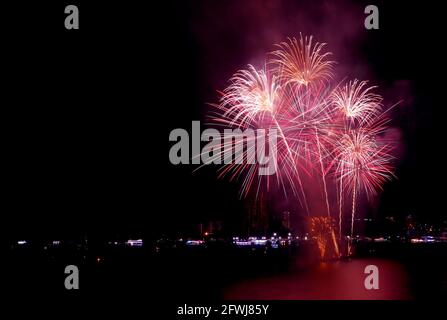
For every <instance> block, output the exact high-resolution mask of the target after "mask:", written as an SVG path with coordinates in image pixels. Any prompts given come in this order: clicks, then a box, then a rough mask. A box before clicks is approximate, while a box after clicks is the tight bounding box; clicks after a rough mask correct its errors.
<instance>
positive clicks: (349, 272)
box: [223, 258, 412, 300]
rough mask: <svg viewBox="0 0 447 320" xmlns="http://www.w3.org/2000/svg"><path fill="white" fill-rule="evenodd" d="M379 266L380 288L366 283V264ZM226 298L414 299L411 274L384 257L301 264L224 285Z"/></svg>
mask: <svg viewBox="0 0 447 320" xmlns="http://www.w3.org/2000/svg"><path fill="white" fill-rule="evenodd" d="M368 265H376V266H377V267H378V269H379V289H377V290H367V289H366V288H365V286H364V281H365V278H366V277H367V274H365V273H364V270H365V267H366V266H368ZM223 296H224V298H225V299H234V300H239V299H244V300H245V299H248V300H258V299H266V300H270V299H271V300H273V299H284V300H289V299H306V300H318V299H329V300H332V299H343V300H344V299H348V300H352V299H356V300H357V299H358V300H364V299H368V300H369V299H379V300H397V299H411V298H412V296H411V294H410V290H409V289H408V275H407V273H406V271H405V269H404V267H403V266H402V265H400V264H398V263H397V262H392V261H390V260H382V259H373V258H369V259H355V260H351V261H333V262H322V263H320V264H317V265H314V266H312V267H309V268H306V269H302V268H300V267H299V266H298V265H296V266H295V267H293V268H291V270H289V271H288V272H287V273H284V274H280V275H276V276H271V277H262V278H258V279H251V280H247V281H243V282H240V283H237V284H233V285H231V286H229V287H227V288H225V289H224V293H223Z"/></svg>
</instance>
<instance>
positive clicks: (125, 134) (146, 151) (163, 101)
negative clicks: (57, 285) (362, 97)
mask: <svg viewBox="0 0 447 320" xmlns="http://www.w3.org/2000/svg"><path fill="white" fill-rule="evenodd" d="M72 3H73V4H75V3H78V4H79V8H80V15H81V18H80V19H81V21H80V30H77V31H67V30H64V25H63V20H64V14H63V10H64V7H65V5H66V4H72ZM253 3H254V2H253V1H244V2H242V1H223V2H221V3H215V2H214V1H212V2H211V1H169V2H167V3H165V4H163V5H161V4H155V3H153V2H145V4H137V3H136V2H135V3H130V2H127V1H113V2H111V1H95V2H94V3H92V2H91V1H90V2H87V1H74V2H70V3H63V2H60V1H51V2H43V1H42V2H41V3H38V4H36V3H35V2H30V4H28V3H26V2H21V3H17V4H14V5H12V6H7V8H8V9H7V10H6V9H5V12H6V13H5V15H7V16H8V17H7V19H6V26H5V27H3V28H2V34H4V35H5V36H4V37H3V39H2V41H3V45H2V48H3V50H2V51H4V52H5V53H6V56H4V57H3V65H4V70H3V71H2V77H3V79H4V81H2V82H3V85H2V86H3V90H2V123H3V128H2V129H3V130H2V132H3V133H4V134H3V139H2V141H3V142H4V146H5V149H4V152H3V153H2V154H3V158H4V159H5V161H4V162H3V163H4V164H3V174H2V184H3V186H4V188H3V190H4V192H3V197H2V198H3V199H4V201H2V204H3V210H2V218H1V221H2V223H1V226H2V229H3V231H2V233H3V234H4V235H7V237H10V238H15V237H36V238H45V237H54V236H60V237H70V236H76V235H78V234H80V233H83V232H88V233H90V234H98V235H108V234H116V233H118V234H126V233H128V232H131V233H132V232H133V233H159V232H163V231H165V230H169V229H170V228H174V227H175V226H176V225H179V226H181V225H182V224H183V223H184V222H188V221H200V220H204V219H223V220H227V221H229V222H235V221H236V222H237V221H239V219H241V215H242V214H241V209H242V207H243V206H242V203H241V201H240V200H238V194H237V192H238V188H239V185H238V184H236V183H229V182H227V181H224V180H217V179H216V174H215V170H212V169H210V170H208V169H205V170H204V171H202V172H199V173H196V174H192V170H193V167H175V166H173V165H171V164H170V163H169V161H168V151H169V148H170V143H169V141H168V135H169V132H170V131H171V130H172V129H174V128H178V127H182V128H186V129H188V128H189V127H190V125H191V121H192V120H200V119H202V118H203V110H204V108H206V103H208V102H214V101H213V95H214V93H215V91H216V90H219V89H222V87H218V86H220V85H225V81H226V79H227V78H228V77H229V76H230V75H231V74H232V73H233V72H234V71H235V70H237V69H238V68H240V67H242V66H243V65H245V64H246V63H248V62H251V61H247V60H250V59H257V55H258V54H259V53H266V52H268V51H270V50H271V48H270V47H266V45H265V43H264V42H263V41H265V38H263V39H264V40H262V41H257V40H256V36H257V35H264V36H265V34H268V33H267V32H266V31H265V30H267V31H269V32H270V31H271V33H272V34H273V36H272V37H276V36H277V35H283V36H284V37H286V36H298V35H299V32H300V31H301V30H296V33H295V34H286V33H290V32H291V31H290V29H289V28H284V27H283V26H284V20H286V19H291V18H290V17H292V16H293V14H292V13H293V12H295V11H296V12H297V14H298V12H299V14H303V12H304V14H305V13H306V11H305V10H306V8H307V9H308V10H309V11H311V12H312V14H313V15H315V16H316V17H319V18H318V19H320V20H317V21H318V23H319V24H321V23H324V21H325V17H324V15H323V16H322V15H321V14H319V13H318V11H316V9H315V8H314V7H312V6H315V7H319V6H322V5H324V4H325V3H326V2H323V1H304V2H302V3H301V2H299V1H294V2H287V1H276V2H275V8H278V7H282V8H283V9H282V11H281V10H279V12H284V14H285V15H286V16H284V18H282V17H281V16H280V17H279V20H274V21H276V22H277V21H280V23H279V22H277V23H275V24H274V25H272V26H270V25H269V24H268V21H273V20H269V19H273V18H272V17H271V15H268V14H266V17H264V18H265V20H259V21H257V20H256V19H260V18H263V16H262V15H259V16H255V18H253V15H252V14H251V13H250V10H251V9H252V7H253V6H254V7H256V8H258V9H257V10H261V11H262V6H260V5H259V2H256V3H255V4H253ZM260 3H265V4H266V6H267V2H266V1H261V2H260ZM331 3H332V5H334V6H337V3H338V2H337V1H331ZM375 3H376V5H378V7H379V9H380V30H378V31H366V30H365V31H364V32H365V34H362V35H360V37H357V36H356V37H357V38H356V42H355V46H354V48H353V49H352V50H354V53H355V54H353V56H352V59H353V60H352V61H345V64H348V63H351V64H353V65H355V66H357V67H358V68H357V69H355V68H354V70H353V71H352V72H353V74H354V75H355V73H356V72H359V73H360V75H362V72H363V71H362V66H364V65H365V62H367V66H368V70H367V71H365V72H367V73H368V74H372V75H373V77H372V78H373V81H375V83H376V84H378V85H379V86H380V87H381V88H384V91H385V94H386V95H385V98H388V97H390V98H393V99H394V98H396V99H398V98H399V99H400V98H401V97H403V98H405V99H407V100H406V102H405V105H404V107H402V108H400V109H399V110H398V111H396V112H395V114H394V116H393V117H394V120H393V125H395V126H397V127H399V128H400V129H401V131H402V141H403V146H404V147H403V150H404V151H403V155H402V159H401V161H400V163H399V165H398V168H397V176H398V177H399V179H398V180H396V181H393V182H391V183H388V184H387V185H386V186H385V191H384V193H383V195H382V201H381V204H380V206H379V209H378V214H379V215H381V216H384V215H389V214H392V215H397V216H400V217H404V216H405V215H407V214H415V215H417V216H418V217H421V218H425V219H428V220H438V219H440V218H441V217H444V218H445V212H446V210H445V209H444V205H443V203H444V198H445V196H444V195H443V193H444V190H445V187H444V184H445V180H444V159H445V157H444V152H443V150H444V148H445V142H443V141H444V127H445V125H444V124H443V123H441V122H442V121H443V120H444V115H445V108H446V106H445V98H444V97H445V89H444V84H445V81H444V78H445V76H444V74H445V72H444V69H445V62H444V61H445V58H444V49H443V45H442V42H443V41H444V39H445V35H444V33H443V29H441V28H442V27H443V25H445V23H443V20H442V11H441V9H440V4H439V2H435V1H432V4H429V3H424V6H422V5H410V4H409V2H408V1H376V2H375ZM366 4H369V3H366V2H365V5H363V4H362V3H361V2H360V4H356V5H355V6H354V5H351V4H350V3H349V2H346V1H342V2H340V6H342V7H343V8H351V7H355V8H358V7H360V8H362V7H364V6H366ZM269 5H272V4H269ZM240 6H242V7H240ZM236 7H237V9H236ZM267 7H268V6H267ZM225 8H227V9H225ZM228 8H235V9H232V10H235V11H237V15H234V16H233V15H232V14H231V13H232V11H231V10H230V9H228ZM259 8H261V9H259ZM293 10H295V11H293ZM286 13H287V14H286ZM359 15H360V16H363V15H362V13H361V12H360V14H359ZM232 17H233V19H232ZM264 18H263V19H264ZM250 19H253V21H251V22H250V21H249V20H250ZM275 19H277V17H275ZM241 21H244V23H242V22H241ZM286 21H287V20H286ZM209 23H211V25H207V24H209ZM360 23H363V22H362V21H360ZM261 26H262V28H264V29H263V30H262V32H259V30H258V29H257V27H259V28H260V27H261ZM275 28H277V29H275ZM309 29H310V31H312V30H311V29H312V27H309ZM217 31H218V34H217V33H216V34H213V32H217ZM306 31H309V30H306ZM246 39H254V40H253V41H252V42H250V43H247V42H246ZM324 40H325V41H328V40H327V39H324ZM334 41H336V40H334ZM328 42H329V41H328ZM345 45H349V41H347V42H346V43H345ZM216 48H217V49H216ZM252 49H256V50H255V53H254V54H252V51H251V50H252ZM347 51H348V52H349V50H347ZM334 53H336V52H334ZM346 57H347V56H343V58H344V59H345V58H346ZM348 57H349V56H348ZM354 57H357V58H354ZM346 59H348V58H346ZM356 59H357V60H356ZM357 63H358V64H357ZM399 83H401V84H402V83H403V85H402V86H399V85H398V84H399Z"/></svg>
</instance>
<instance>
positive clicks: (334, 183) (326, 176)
mask: <svg viewBox="0 0 447 320" xmlns="http://www.w3.org/2000/svg"><path fill="white" fill-rule="evenodd" d="M312 40H313V38H312V37H304V36H300V38H299V39H295V38H292V39H288V41H287V42H283V43H281V44H279V45H278V49H277V50H276V51H274V52H272V53H271V54H269V55H268V59H267V61H266V63H265V64H264V68H262V69H256V68H255V67H254V66H252V65H249V66H248V68H247V69H246V70H240V71H237V72H236V73H235V74H234V76H233V77H232V78H231V79H230V84H229V86H228V87H227V88H226V89H224V90H223V92H221V98H220V103H218V104H215V105H213V106H214V108H215V109H214V112H213V113H212V114H211V121H212V123H213V124H219V125H221V126H223V127H224V128H233V129H248V128H251V129H265V130H266V131H267V130H268V129H271V128H274V129H276V130H277V132H278V140H277V142H276V143H277V145H276V150H277V160H278V161H277V172H276V175H274V176H259V175H258V174H257V170H256V166H258V164H250V165H247V164H236V163H226V164H225V165H224V166H223V167H222V168H221V169H220V171H221V174H220V176H225V175H227V174H229V175H230V177H231V179H237V178H240V179H242V187H241V195H242V196H246V195H247V194H248V193H249V192H251V191H252V190H253V192H256V194H257V193H258V192H259V190H265V191H266V192H270V190H271V189H272V188H273V186H278V187H279V189H280V190H282V192H283V193H284V194H285V195H287V194H289V193H292V194H293V195H294V196H296V197H297V198H298V200H299V203H300V204H301V207H302V208H303V209H304V210H305V211H307V214H309V206H308V190H307V188H306V183H305V182H304V181H309V180H311V181H317V182H318V185H320V186H321V194H322V197H323V199H324V203H325V209H326V211H327V216H328V219H332V218H331V216H332V214H333V212H332V211H338V213H339V214H338V223H339V228H338V229H339V236H340V239H341V238H342V222H343V219H344V212H343V211H344V207H345V206H344V203H345V202H346V203H347V204H350V213H351V215H350V219H351V228H350V236H351V239H352V236H353V234H354V219H355V214H356V206H357V198H358V197H359V196H360V195H362V194H366V197H367V198H368V199H371V197H372V196H374V195H375V194H376V193H377V192H378V190H380V189H381V187H382V185H383V183H384V182H385V181H387V180H390V179H391V178H392V177H393V171H392V170H393V167H392V160H393V157H392V156H391V151H392V146H393V144H392V141H385V140H384V139H383V138H382V136H383V135H384V133H385V132H386V130H387V129H388V128H387V123H388V119H387V118H386V113H387V112H386V111H384V110H383V105H382V97H381V96H380V95H378V94H376V93H374V90H375V89H376V87H374V86H368V82H367V81H359V80H357V79H355V80H353V81H347V82H345V83H341V84H333V82H334V80H333V78H334V71H333V68H334V65H335V61H332V60H330V59H329V58H330V57H331V53H330V52H324V50H323V49H324V46H325V44H320V43H313V41H312ZM223 144H225V146H224V147H225V148H234V146H233V145H232V142H231V141H230V142H228V141H227V142H223ZM215 156H219V157H220V156H221V155H220V154H218V155H215ZM304 179H306V180H304ZM330 189H332V190H335V193H336V194H337V205H334V204H332V206H331V201H330V199H329V194H330V192H329V190H330ZM348 198H349V199H350V200H349V202H347V201H346V200H345V199H348ZM328 221H332V220H328ZM327 225H331V224H327ZM332 234H334V233H333V232H332Z"/></svg>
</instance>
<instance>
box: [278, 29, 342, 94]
mask: <svg viewBox="0 0 447 320" xmlns="http://www.w3.org/2000/svg"><path fill="white" fill-rule="evenodd" d="M324 46H325V43H318V42H317V43H315V44H312V36H310V37H303V36H302V35H300V39H299V40H297V39H296V38H292V39H291V38H289V39H288V42H282V43H280V44H279V45H278V47H279V49H278V50H276V51H274V52H272V56H273V58H272V60H271V63H273V64H274V65H276V70H277V73H278V74H279V75H280V77H281V80H282V81H283V82H284V83H286V84H287V83H295V84H298V85H305V86H307V85H308V84H310V83H314V82H318V81H322V80H328V79H329V78H331V77H332V67H333V65H334V63H335V62H334V61H330V60H328V58H329V56H330V55H331V53H330V52H325V53H323V52H322V50H323V48H324Z"/></svg>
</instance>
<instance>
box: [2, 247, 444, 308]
mask: <svg viewBox="0 0 447 320" xmlns="http://www.w3.org/2000/svg"><path fill="white" fill-rule="evenodd" d="M314 252H315V251H314V250H313V248H311V247H309V248H306V247H303V246H302V247H300V248H298V249H293V250H271V251H268V252H265V251H263V250H259V251H252V250H238V249H235V248H228V247H222V248H208V249H203V250H202V249H198V250H189V249H185V250H177V251H168V252H160V253H156V254H155V253H154V252H152V251H151V250H149V249H145V248H135V250H133V249H131V248H130V249H120V250H115V249H113V250H96V251H92V250H90V251H89V252H78V251H64V250H62V251H54V252H42V251H38V250H37V251H36V250H34V251H33V250H23V251H17V252H10V253H9V254H8V256H7V259H6V267H7V268H6V273H5V275H6V277H5V278H6V279H5V280H6V285H3V286H2V289H3V291H4V292H6V293H8V295H9V296H11V297H13V296H14V295H15V296H16V297H24V296H31V297H36V296H37V297H39V298H42V299H48V298H52V297H55V296H57V297H59V296H67V295H68V296H69V295H73V294H78V295H84V296H92V297H95V296H112V297H124V296H127V297H129V296H134V295H135V296H137V295H138V296H139V297H152V300H151V301H160V300H163V299H165V300H169V301H173V300H175V301H179V302H185V301H191V300H193V301H218V300H222V299H235V300H238V299H250V300H252V299H269V300H270V299H272V300H276V299H306V300H309V299H311V300H313V299H380V300H389V299H392V300H394V299H398V300H401V299H445V298H447V246H446V244H430V245H412V244H405V245H404V244H398V245H391V244H383V245H375V246H373V247H365V248H358V251H357V252H358V255H357V257H356V258H354V259H351V260H340V261H330V262H318V260H317V259H316V258H315V254H313V253H314ZM98 258H99V260H98ZM68 264H75V265H77V266H78V267H79V269H80V290H79V292H76V293H74V292H69V291H67V290H65V288H64V279H65V274H64V268H65V266H66V265H68ZM367 265H375V266H377V267H378V270H379V289H378V290H367V289H365V286H364V280H365V277H366V276H367V275H366V274H365V273H364V270H365V267H366V266H367Z"/></svg>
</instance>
